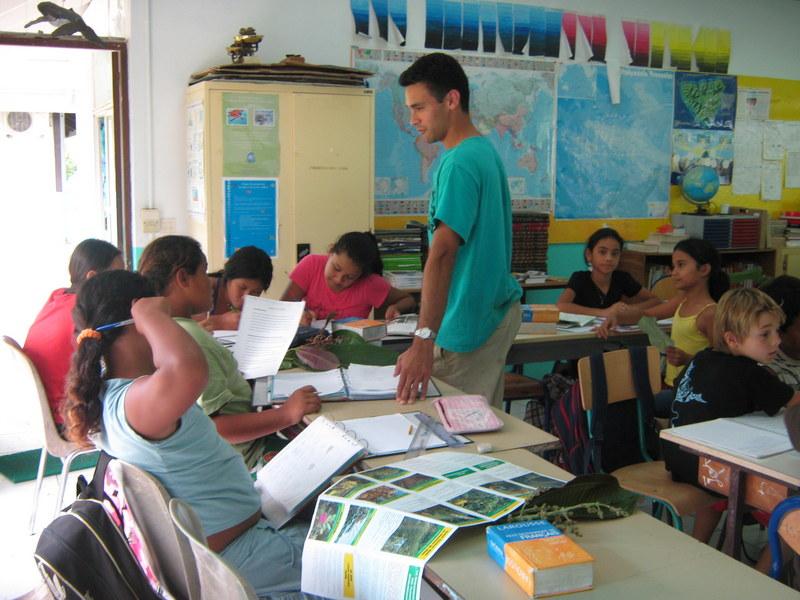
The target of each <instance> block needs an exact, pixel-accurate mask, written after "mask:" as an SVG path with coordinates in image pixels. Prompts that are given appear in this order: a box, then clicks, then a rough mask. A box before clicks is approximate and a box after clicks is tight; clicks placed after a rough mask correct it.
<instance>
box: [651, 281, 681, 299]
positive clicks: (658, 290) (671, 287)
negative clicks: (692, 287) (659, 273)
mask: <svg viewBox="0 0 800 600" xmlns="http://www.w3.org/2000/svg"><path fill="white" fill-rule="evenodd" d="M650 291H651V292H653V295H654V296H655V297H656V298H658V299H660V300H669V299H670V298H673V297H674V296H675V294H677V293H678V288H676V287H675V282H674V281H672V277H662V278H661V279H659V280H658V281H656V282H655V284H654V285H653V289H652V290H650Z"/></svg>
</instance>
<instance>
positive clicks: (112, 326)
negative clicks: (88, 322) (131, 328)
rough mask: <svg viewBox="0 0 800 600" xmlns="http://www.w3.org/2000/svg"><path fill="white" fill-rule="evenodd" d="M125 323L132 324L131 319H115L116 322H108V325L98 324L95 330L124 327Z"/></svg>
mask: <svg viewBox="0 0 800 600" xmlns="http://www.w3.org/2000/svg"><path fill="white" fill-rule="evenodd" d="M125 325H133V319H125V320H124V321H117V322H116V323H109V324H108V325H100V327H98V328H97V329H95V331H106V330H108V329H116V328H117V327H125Z"/></svg>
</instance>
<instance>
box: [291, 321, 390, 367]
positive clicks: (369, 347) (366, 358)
mask: <svg viewBox="0 0 800 600" xmlns="http://www.w3.org/2000/svg"><path fill="white" fill-rule="evenodd" d="M333 338H334V340H336V343H328V344H323V345H322V348H324V349H325V350H328V351H329V352H332V353H333V354H335V355H336V356H337V357H338V358H339V362H341V363H342V366H343V367H348V366H350V363H356V364H358V365H373V366H378V367H383V366H386V365H393V364H395V362H397V356H398V354H399V353H398V352H396V351H394V350H390V349H389V348H384V347H382V346H375V345H373V344H370V343H368V342H365V341H364V338H362V337H361V336H360V335H358V334H357V333H356V332H355V331H347V330H340V331H336V332H334V334H333ZM300 347H302V346H300ZM297 367H300V368H303V369H305V368H307V367H306V366H305V365H304V364H303V363H302V362H301V361H299V360H298V359H297V348H290V349H289V351H288V352H287V353H286V356H285V357H284V358H283V362H282V363H281V369H293V368H297Z"/></svg>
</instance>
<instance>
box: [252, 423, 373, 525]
mask: <svg viewBox="0 0 800 600" xmlns="http://www.w3.org/2000/svg"><path fill="white" fill-rule="evenodd" d="M365 454H366V449H365V447H364V444H363V443H361V442H360V441H359V440H357V439H356V438H355V437H354V436H352V435H349V434H348V432H346V431H345V430H344V429H343V428H341V427H339V426H337V424H336V423H334V422H333V421H331V420H330V419H328V418H327V417H324V416H320V417H317V418H316V419H314V421H313V422H312V423H311V424H310V425H309V426H308V427H306V428H305V429H304V430H303V431H302V432H300V434H299V435H298V436H297V437H296V438H294V439H293V440H292V441H291V442H289V444H287V445H286V447H285V448H283V450H281V451H280V452H278V454H277V455H276V456H275V458H273V459H272V460H271V461H269V462H268V463H267V464H266V465H264V466H263V467H262V468H261V469H260V470H259V471H258V474H257V475H256V483H255V487H256V489H257V490H258V491H259V493H260V494H261V512H262V513H263V514H264V516H265V517H266V518H267V520H268V521H269V522H270V523H272V524H273V525H274V526H275V527H281V526H282V525H283V524H284V523H286V522H287V521H288V520H289V519H291V518H292V517H293V516H294V515H295V514H297V513H298V512H299V511H300V509H302V508H303V506H305V504H306V502H308V501H309V500H310V499H311V498H313V497H314V496H315V495H316V494H317V493H319V491H320V490H321V489H322V488H324V487H325V486H326V485H327V484H328V482H329V481H330V480H331V478H332V477H333V476H334V475H337V474H339V473H341V472H342V471H344V470H345V469H346V468H348V467H349V466H350V465H352V464H353V463H354V462H356V461H357V460H358V459H359V458H361V457H362V456H364V455H365Z"/></svg>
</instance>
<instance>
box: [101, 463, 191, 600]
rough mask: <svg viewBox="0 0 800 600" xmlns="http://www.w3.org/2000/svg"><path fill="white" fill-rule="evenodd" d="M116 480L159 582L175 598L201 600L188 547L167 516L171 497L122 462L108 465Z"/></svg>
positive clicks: (153, 480)
mask: <svg viewBox="0 0 800 600" xmlns="http://www.w3.org/2000/svg"><path fill="white" fill-rule="evenodd" d="M108 468H109V469H111V470H112V472H113V473H114V475H115V476H116V477H117V481H118V483H119V485H120V486H121V487H122V489H123V490H124V493H125V499H126V501H127V503H128V506H129V507H130V509H131V511H132V512H133V516H134V519H135V520H136V524H137V525H138V526H139V529H140V531H141V533H142V536H143V537H144V542H145V544H146V547H147V548H148V549H149V550H150V554H151V559H153V560H154V561H155V563H156V567H157V575H158V576H159V581H160V582H161V583H162V584H163V585H164V586H166V588H167V589H168V590H169V592H170V593H171V594H172V595H173V596H174V597H175V598H176V599H179V600H180V599H185V600H196V599H197V598H200V576H199V574H198V573H197V563H196V562H195V559H194V553H193V552H192V548H191V545H190V544H189V541H188V540H187V539H186V537H185V536H184V535H183V534H182V533H181V532H179V531H178V529H177V528H176V526H175V524H174V523H173V522H172V518H171V517H170V514H169V501H170V497H169V494H168V493H167V491H166V490H165V489H164V487H163V486H162V485H161V483H160V482H159V481H158V480H157V479H156V478H155V477H153V476H152V475H150V473H148V472H147V471H144V470H142V469H140V468H139V467H136V466H134V465H132V464H129V463H126V462H124V461H121V460H117V459H115V460H112V461H111V463H109V466H108Z"/></svg>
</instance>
